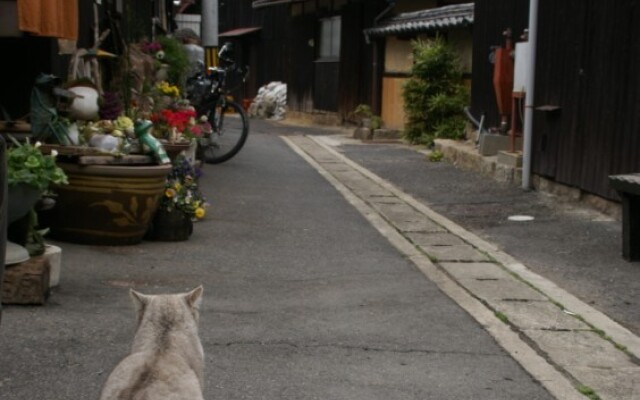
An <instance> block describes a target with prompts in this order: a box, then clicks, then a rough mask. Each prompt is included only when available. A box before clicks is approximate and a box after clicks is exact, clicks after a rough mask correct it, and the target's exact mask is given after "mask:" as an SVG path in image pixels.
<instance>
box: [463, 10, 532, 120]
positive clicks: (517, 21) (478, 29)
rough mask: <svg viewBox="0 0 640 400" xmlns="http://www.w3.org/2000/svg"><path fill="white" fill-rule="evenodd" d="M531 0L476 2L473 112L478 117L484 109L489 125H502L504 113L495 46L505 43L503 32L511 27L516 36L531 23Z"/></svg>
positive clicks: (472, 90) (472, 86)
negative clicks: (499, 99)
mask: <svg viewBox="0 0 640 400" xmlns="http://www.w3.org/2000/svg"><path fill="white" fill-rule="evenodd" d="M528 18H529V1H528V0H479V1H476V2H475V5H474V22H473V73H472V83H471V112H472V114H473V115H474V116H475V117H476V118H477V119H480V116H481V115H482V114H483V113H484V114H485V117H486V120H485V124H486V125H485V126H498V125H499V124H500V115H499V113H498V105H497V104H496V96H495V93H494V91H493V64H492V63H490V62H489V54H490V53H491V47H492V46H502V45H503V44H504V37H503V36H502V32H504V30H505V29H507V28H511V30H512V31H513V35H514V38H517V37H519V36H520V35H521V34H522V32H523V30H524V29H525V28H526V27H527V25H528Z"/></svg>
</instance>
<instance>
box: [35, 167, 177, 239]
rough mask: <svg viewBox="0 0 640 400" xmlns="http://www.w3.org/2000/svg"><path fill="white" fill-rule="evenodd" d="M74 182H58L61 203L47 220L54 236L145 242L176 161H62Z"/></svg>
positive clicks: (55, 189) (71, 180) (58, 195)
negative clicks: (139, 163) (130, 163)
mask: <svg viewBox="0 0 640 400" xmlns="http://www.w3.org/2000/svg"><path fill="white" fill-rule="evenodd" d="M59 166H60V167H61V168H62V169H63V170H64V172H65V173H66V174H67V176H68V178H69V184H68V185H61V186H54V187H53V190H54V191H55V193H56V194H57V198H56V206H55V207H54V209H53V210H51V213H50V215H49V216H48V217H49V218H47V225H46V226H48V227H49V228H50V230H51V236H52V237H53V238H55V239H58V240H62V241H69V242H74V243H81V244H93V245H111V246H117V245H129V244H137V243H139V242H141V241H142V239H143V237H144V235H145V233H146V231H147V229H148V227H149V223H150V222H151V219H152V218H153V216H154V214H155V212H156V209H157V208H158V201H159V198H160V196H161V195H162V193H163V191H164V185H165V179H166V177H167V175H168V174H169V172H170V171H171V164H166V165H148V166H137V165H136V166H113V165H77V164H66V163H59Z"/></svg>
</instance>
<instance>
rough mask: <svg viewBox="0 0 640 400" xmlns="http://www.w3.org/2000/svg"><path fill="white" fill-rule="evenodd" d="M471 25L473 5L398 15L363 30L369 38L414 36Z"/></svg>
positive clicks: (452, 6) (459, 5) (467, 4)
mask: <svg viewBox="0 0 640 400" xmlns="http://www.w3.org/2000/svg"><path fill="white" fill-rule="evenodd" d="M472 24H473V3H465V4H454V5H450V6H444V7H437V8H430V9H428V10H420V11H413V12H407V13H402V14H398V15H396V16H395V17H392V18H389V19H386V20H383V21H382V22H380V24H378V25H377V26H374V27H372V28H369V29H365V30H364V34H365V35H366V36H370V37H380V36H395V35H405V34H416V33H423V32H430V31H437V30H445V29H449V28H455V27H461V26H462V27H464V26H470V25H472Z"/></svg>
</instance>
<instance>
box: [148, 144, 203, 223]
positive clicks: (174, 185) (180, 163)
mask: <svg viewBox="0 0 640 400" xmlns="http://www.w3.org/2000/svg"><path fill="white" fill-rule="evenodd" d="M199 177H200V170H199V169H196V168H195V167H193V166H192V165H191V163H190V162H189V160H188V159H187V158H186V157H184V156H182V155H181V156H178V157H177V158H176V160H175V161H174V163H173V168H172V170H171V172H170V173H169V176H168V177H167V180H166V183H165V191H164V196H163V197H162V198H161V200H160V208H163V209H165V210H166V211H169V212H172V211H175V210H177V211H180V212H183V213H185V214H186V215H187V216H189V217H190V218H192V219H193V218H195V219H202V218H204V216H205V214H206V208H207V207H208V206H209V203H207V201H206V199H205V197H204V196H203V194H202V192H201V191H200V188H199V187H198V178H199Z"/></svg>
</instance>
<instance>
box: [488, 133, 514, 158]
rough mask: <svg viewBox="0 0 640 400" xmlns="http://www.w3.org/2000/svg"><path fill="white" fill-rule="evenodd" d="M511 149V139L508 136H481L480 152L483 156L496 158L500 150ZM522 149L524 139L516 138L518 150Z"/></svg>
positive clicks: (489, 134) (490, 134)
mask: <svg viewBox="0 0 640 400" xmlns="http://www.w3.org/2000/svg"><path fill="white" fill-rule="evenodd" d="M510 149H511V137H510V136H508V135H498V134H494V133H485V134H482V135H480V142H479V151H480V154H481V155H483V156H495V155H496V154H498V151H500V150H510ZM519 149H522V138H521V137H518V138H516V150H519Z"/></svg>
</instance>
